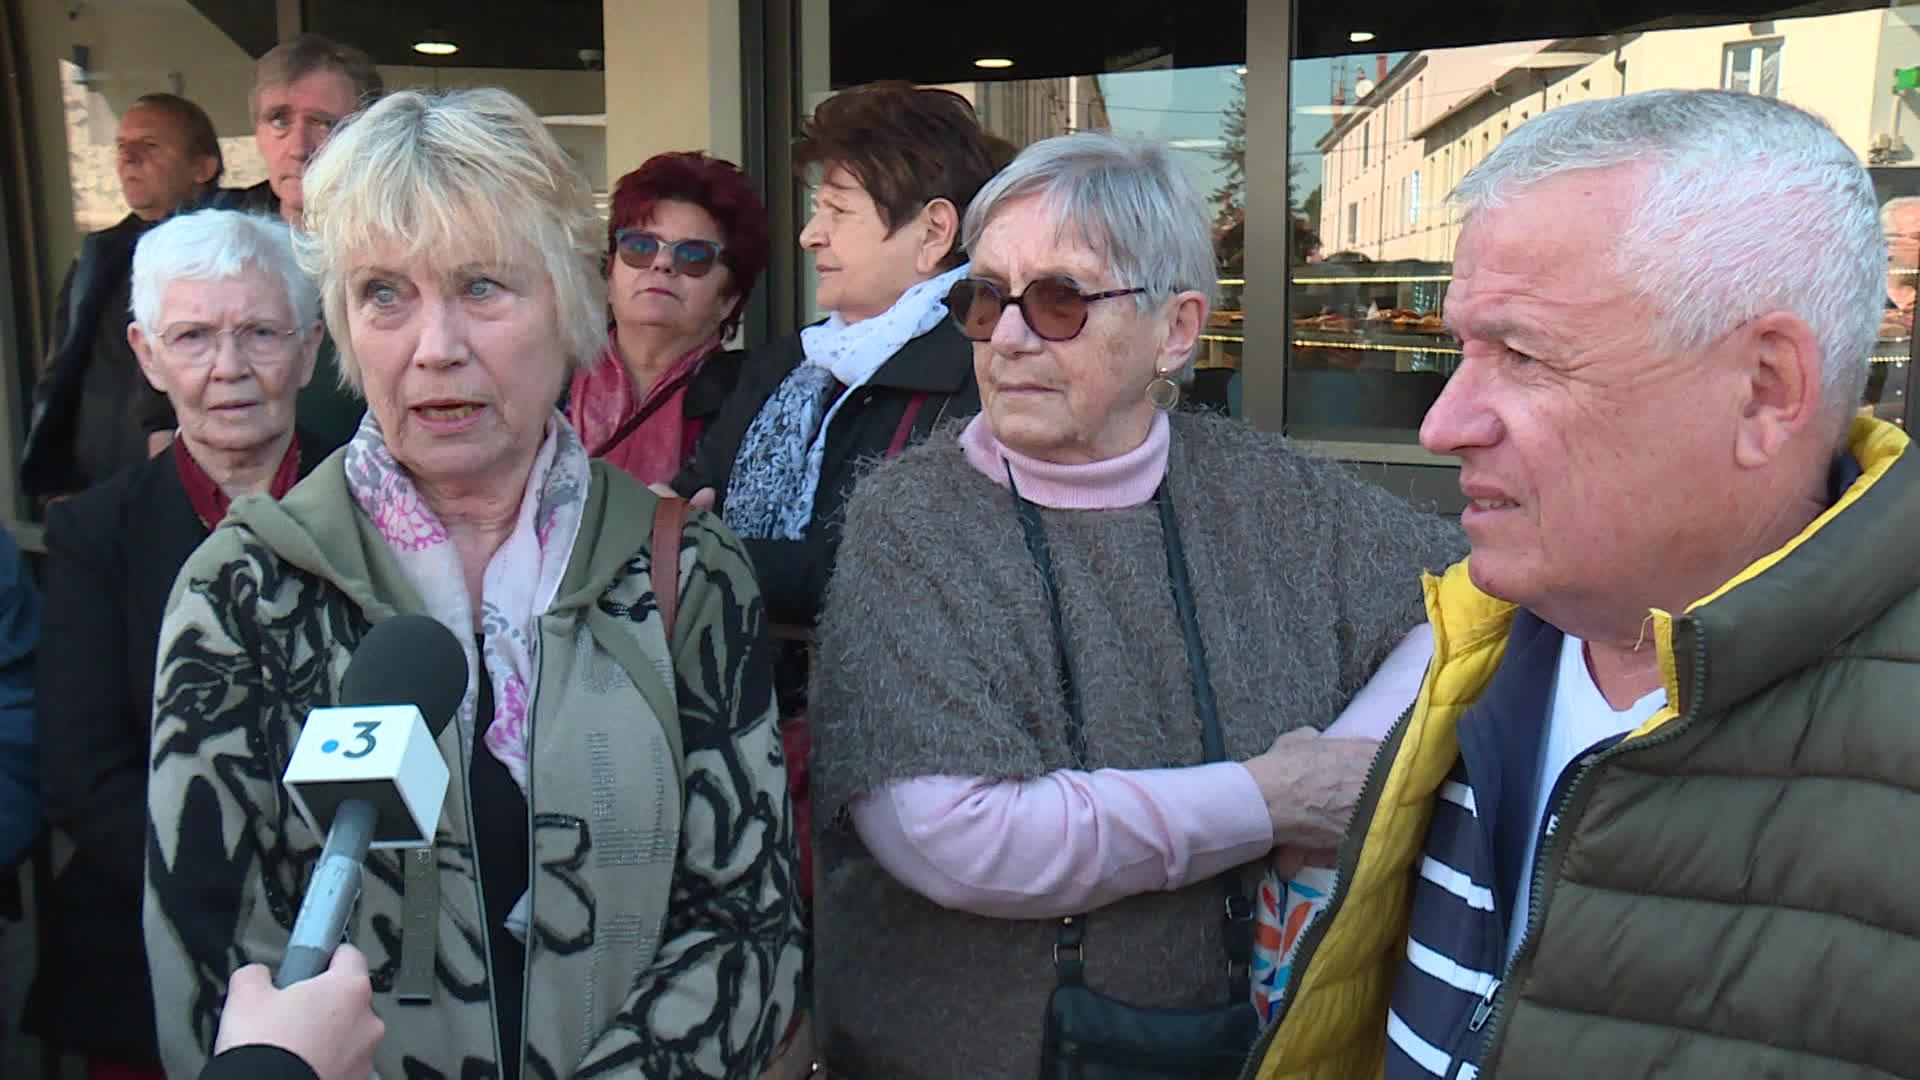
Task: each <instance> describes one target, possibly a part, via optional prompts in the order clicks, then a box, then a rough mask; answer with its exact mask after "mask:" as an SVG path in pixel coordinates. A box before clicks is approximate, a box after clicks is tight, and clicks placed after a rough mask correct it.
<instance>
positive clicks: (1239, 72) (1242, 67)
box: [1233, 64, 1247, 75]
mask: <svg viewBox="0 0 1920 1080" xmlns="http://www.w3.org/2000/svg"><path fill="white" fill-rule="evenodd" d="M1233 73H1234V74H1235V75H1245V74H1246V73H1247V65H1245V64H1241V65H1240V66H1239V67H1237V68H1234V69H1233Z"/></svg>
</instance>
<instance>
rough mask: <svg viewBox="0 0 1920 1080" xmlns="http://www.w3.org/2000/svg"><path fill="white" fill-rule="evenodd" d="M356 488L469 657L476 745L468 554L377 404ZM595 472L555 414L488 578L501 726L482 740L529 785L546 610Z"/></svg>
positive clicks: (351, 451) (466, 714) (350, 452)
mask: <svg viewBox="0 0 1920 1080" xmlns="http://www.w3.org/2000/svg"><path fill="white" fill-rule="evenodd" d="M346 472H347V488H348V490H350V491H351V492H352V493H353V499H354V502H356V503H358V504H359V506H360V509H361V510H363V511H365V512H366V515H367V516H368V517H369V518H372V519H373V523H374V525H375V526H376V527H378V528H379V530H380V535H381V536H382V537H383V538H385V540H386V542H387V547H388V548H389V549H391V550H392V551H393V553H394V556H395V557H396V558H397V559H398V560H399V563H400V568H401V571H402V572H403V573H404V574H405V575H406V578H407V581H408V583H409V584H411V585H412V586H413V587H414V590H415V591H416V592H418V593H419V595H420V600H421V602H422V603H424V604H426V607H427V613H428V614H430V615H432V616H433V617H434V618H435V619H438V620H439V621H440V622H441V624H442V625H444V626H446V628H447V629H449V630H451V631H453V636H454V637H455V638H456V639H458V640H459V642H460V644H461V646H462V648H464V649H465V651H466V654H467V692H466V696H464V697H462V698H461V699H460V712H459V715H458V717H457V719H458V721H459V724H460V743H461V746H462V747H464V748H465V749H466V751H467V753H468V754H469V755H471V754H472V753H473V752H474V748H473V729H474V708H475V706H476V704H477V702H478V700H479V685H480V683H479V679H478V674H479V672H480V670H481V665H480V663H477V662H476V657H475V655H474V652H475V650H474V640H473V639H474V626H475V620H474V618H473V602H472V598H471V597H469V596H468V595H467V586H466V581H467V576H466V574H465V572H464V571H463V570H462V569H461V566H460V555H459V553H458V551H457V550H456V549H455V548H454V546H453V541H452V539H451V538H450V537H449V536H448V535H447V530H446V528H445V527H444V526H443V525H441V524H440V519H439V518H438V517H436V516H435V515H434V512H433V508H432V507H430V506H428V505H427V503H426V500H425V499H423V498H421V496H420V492H419V489H418V488H416V487H415V486H414V484H413V478H412V477H410V476H409V475H408V474H407V471H406V469H404V468H402V467H401V465H400V463H399V462H398V461H395V460H394V457H393V454H392V452H391V451H389V450H388V449H387V442H386V439H385V438H384V437H383V436H382V435H381V433H380V427H379V425H378V424H377V423H376V422H375V421H374V418H373V413H372V412H371V411H369V412H368V413H367V415H366V419H364V420H362V421H361V422H360V430H359V431H358V432H356V433H355V434H354V437H353V440H352V441H351V442H349V443H348V444H347V455H346ZM589 478H590V473H589V470H588V466H587V453H586V451H585V450H584V449H583V448H582V447H581V445H580V439H579V437H578V436H576V435H575V434H574V432H573V427H572V426H571V425H569V424H568V423H567V421H566V418H565V417H563V416H561V415H560V414H559V413H558V412H555V413H554V414H553V416H552V417H551V418H550V419H549V420H548V421H547V432H546V438H545V439H544V440H543V441H542V442H541V444H540V452H539V453H538V454H537V455H535V457H534V461H533V471H532V472H531V473H529V474H528V476H527V486H526V493H525V494H524V495H522V496H521V500H520V519H519V522H518V523H517V524H516V525H515V526H514V529H513V533H512V534H511V535H509V536H508V537H507V539H506V542H504V543H502V544H501V545H500V549H499V550H498V551H496V552H494V554H493V559H492V560H491V561H489V562H488V563H487V569H486V574H485V576H484V577H483V578H482V581H481V595H480V619H479V622H478V625H479V627H480V632H481V633H482V634H483V635H484V638H485V642H486V656H485V657H482V658H479V659H480V660H483V661H484V663H485V665H486V673H487V676H488V678H489V679H490V680H491V681H492V685H493V690H494V694H493V697H494V703H493V723H492V724H491V725H489V726H488V728H487V734H486V738H485V739H484V740H483V741H484V742H485V744H486V748H487V750H488V752H490V753H492V754H493V756H494V757H495V758H497V759H499V761H500V763H501V764H502V765H504V766H506V769H507V773H508V775H510V776H512V777H513V782H514V783H516V784H518V785H519V786H520V790H521V792H523V793H524V792H525V791H526V790H527V753H528V739H527V726H528V717H527V709H528V707H529V706H530V705H531V704H532V702H531V700H530V695H529V689H530V688H531V687H532V686H533V680H534V675H535V671H534V643H535V642H536V641H537V640H538V635H539V632H540V628H539V624H540V616H541V615H543V614H545V613H546V612H547V610H548V609H549V608H551V607H552V606H553V601H554V598H555V597H556V596H557V595H558V593H559V591H560V579H561V578H562V577H563V576H564V575H565V574H566V570H567V560H568V558H569V557H570V556H571V555H572V554H573V545H574V541H575V540H577V539H578V538H579V536H580V515H581V511H582V510H583V509H584V507H585V506H586V499H587V484H588V482H589Z"/></svg>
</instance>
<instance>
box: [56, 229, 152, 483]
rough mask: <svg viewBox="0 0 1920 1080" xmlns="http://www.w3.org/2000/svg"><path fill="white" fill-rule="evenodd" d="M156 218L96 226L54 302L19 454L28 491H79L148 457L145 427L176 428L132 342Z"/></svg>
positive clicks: (82, 245)
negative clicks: (137, 260) (139, 256)
mask: <svg viewBox="0 0 1920 1080" xmlns="http://www.w3.org/2000/svg"><path fill="white" fill-rule="evenodd" d="M150 227H151V223H149V222H146V221H142V220H140V218H138V217H136V216H134V215H133V214H128V215H127V216H126V217H125V218H124V219H123V220H121V221H120V222H119V224H116V225H114V226H113V227H112V228H109V229H102V230H101V231H99V232H97V233H91V234H89V235H88V236H87V238H86V239H85V240H84V241H82V242H81V244H80V254H79V256H78V257H77V258H75V259H74V262H73V266H72V267H71V268H69V269H68V271H67V278H66V281H65V282H64V283H62V285H61V286H60V296H59V298H58V299H57V300H56V301H55V302H54V307H53V313H52V324H51V328H50V332H49V334H48V342H49V347H48V354H47V360H46V363H45V364H44V365H43V366H42V368H41V376H40V382H39V386H38V387H37V388H36V390H35V392H34V403H33V416H32V420H31V422H30V423H29V425H28V428H27V440H26V448H25V449H24V450H23V451H22V452H21V457H20V487H21V490H22V491H24V492H26V493H27V494H28V495H33V496H47V495H60V494H66V493H70V492H75V491H82V490H84V489H86V488H88V487H90V486H92V485H94V484H97V483H99V482H101V481H102V480H105V479H106V478H107V477H108V476H111V475H112V474H113V473H114V472H116V471H117V470H119V469H122V468H125V467H126V466H128V465H135V464H138V463H139V462H140V461H142V460H144V459H145V458H146V434H147V432H148V431H156V430H161V429H164V428H168V427H172V426H173V410H172V408H171V407H170V406H168V405H167V399H166V398H165V397H164V396H162V395H161V394H159V393H158V392H157V391H155V390H154V389H153V387H151V386H149V385H148V384H147V379H146V376H145V375H142V374H141V372H140V363H139V360H138V359H136V358H135V357H134V355H133V347H132V346H131V345H128V344H127V324H128V323H129V322H131V321H132V318H133V317H132V315H131V314H130V313H129V312H128V310H127V304H128V297H129V295H130V293H131V287H132V280H131V279H132V272H133V249H134V245H135V244H136V243H138V242H139V240H140V237H141V235H142V234H144V233H145V232H146V231H147V229H149V228H150Z"/></svg>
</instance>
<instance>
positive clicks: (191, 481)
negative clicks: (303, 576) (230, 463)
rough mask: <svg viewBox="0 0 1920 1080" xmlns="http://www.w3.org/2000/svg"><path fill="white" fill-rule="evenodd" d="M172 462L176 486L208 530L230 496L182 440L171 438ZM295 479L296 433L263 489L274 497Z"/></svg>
mask: <svg viewBox="0 0 1920 1080" xmlns="http://www.w3.org/2000/svg"><path fill="white" fill-rule="evenodd" d="M173 463H174V465H176V466H178V467H179V469H180V486H181V487H183V488H186V489H187V501H188V502H190V503H192V504H193V512H194V513H195V514H196V515H198V516H199V518H200V523H201V524H202V525H205V526H206V527H207V531H208V532H212V531H213V529H214V527H215V526H217V525H219V524H220V521H221V519H222V518H225V517H226V516H227V507H228V506H231V505H232V504H233V499H232V498H231V497H229V496H228V495H227V493H226V492H224V491H222V490H220V485H219V484H216V483H214V481H213V477H211V476H208V475H207V470H205V469H203V468H201V467H200V463H199V462H197V461H195V460H193V455H192V454H190V453H188V452H187V443H186V440H184V439H179V438H176V439H174V440H173ZM299 480H300V436H299V434H298V433H295V435H294V436H293V438H291V439H288V440H287V454H286V456H285V457H283V458H281V459H280V467H279V468H278V469H275V470H274V473H273V482H272V483H270V484H268V485H267V492H268V494H270V495H272V496H273V497H274V498H276V499H278V498H280V497H281V496H284V495H285V494H286V493H287V492H289V491H291V490H293V485H294V484H295V483H297V482H299Z"/></svg>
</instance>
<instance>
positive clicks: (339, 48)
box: [224, 34, 386, 446]
mask: <svg viewBox="0 0 1920 1080" xmlns="http://www.w3.org/2000/svg"><path fill="white" fill-rule="evenodd" d="M385 92H386V84H385V83H384V82H383V81H382V80H381V78H380V72H379V70H378V69H377V68H375V67H374V65H373V58H372V57H370V56H368V55H367V54H366V53H364V52H362V51H360V50H359V49H356V48H354V47H353V46H351V45H342V44H340V43H339V42H336V41H330V40H328V39H327V38H323V37H321V36H320V35H318V34H300V35H297V36H295V37H292V38H289V39H288V40H286V41H283V42H281V43H280V44H278V45H275V46H274V47H273V48H271V49H268V50H267V51H266V52H265V53H264V54H262V55H261V57H260V60H259V62H258V63H256V64H255V65H254V68H253V89H252V90H251V91H250V92H249V93H248V95H247V106H248V111H249V112H251V113H252V115H253V142H254V145H255V146H257V147H259V149H260V156H261V157H262V158H264V159H266V163H267V178H266V179H265V180H262V181H260V182H259V183H258V184H255V185H254V186H252V187H250V188H247V189H245V190H243V191H238V192H232V193H230V194H231V195H232V196H233V197H232V198H231V199H229V200H228V201H227V202H226V203H225V204H224V205H226V206H229V207H231V208H233V209H237V210H257V211H261V212H264V213H269V214H279V215H280V216H281V217H282V218H284V219H286V222H287V224H289V225H291V226H293V227H294V228H296V229H298V228H299V227H300V223H301V216H302V215H303V214H304V213H305V210H306V205H307V200H306V189H305V186H304V184H305V177H306V174H307V162H309V161H311V160H312V159H313V156H314V155H315V154H317V153H319V152H320V147H322V146H323V145H325V144H326V141H327V138H328V137H329V136H331V135H332V134H333V129H334V128H336V127H338V126H339V125H340V122H341V121H343V120H345V119H346V118H347V117H348V116H351V115H352V114H354V113H356V112H358V111H360V110H361V109H364V108H366V107H367V106H369V105H371V104H373V103H374V102H375V101H378V100H379V99H380V95H381V94H383V93H385ZM298 408H299V412H300V426H301V427H302V428H304V429H306V430H307V431H309V432H311V433H313V434H315V435H317V436H319V437H320V438H321V439H322V440H323V441H325V442H327V443H328V444H330V445H336V446H337V445H339V444H341V443H344V442H346V441H347V440H348V439H350V438H352V437H353V433H354V431H355V429H357V428H358V427H359V426H360V417H361V415H362V414H363V413H365V412H366V408H365V406H364V405H363V404H362V402H361V401H360V399H359V398H358V397H356V396H355V395H353V394H352V393H350V392H348V391H347V390H345V389H344V388H343V387H342V386H341V385H340V367H339V364H338V363H336V362H335V360H334V350H333V339H332V338H330V337H329V338H326V339H324V343H323V344H322V345H321V348H320V360H319V362H318V364H317V365H316V366H315V368H314V371H313V381H311V382H309V383H308V384H307V385H306V386H305V387H304V388H302V389H301V391H300V401H299V405H298Z"/></svg>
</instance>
